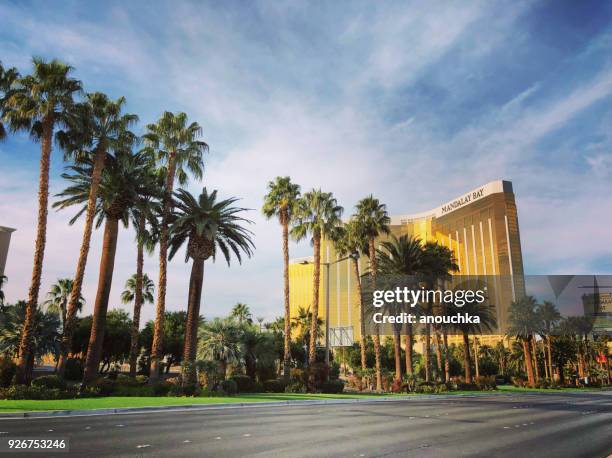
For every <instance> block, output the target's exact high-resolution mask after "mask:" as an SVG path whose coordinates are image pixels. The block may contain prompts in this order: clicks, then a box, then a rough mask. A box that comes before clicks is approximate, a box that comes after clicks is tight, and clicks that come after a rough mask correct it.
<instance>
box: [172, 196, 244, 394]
mask: <svg viewBox="0 0 612 458" xmlns="http://www.w3.org/2000/svg"><path fill="white" fill-rule="evenodd" d="M237 200H238V199H236V198H234V197H232V198H229V199H225V200H217V191H216V190H215V191H213V192H212V193H210V194H209V193H208V191H207V190H206V188H203V189H202V194H200V196H199V197H198V198H197V199H196V198H195V197H194V196H193V195H192V194H190V193H189V192H187V191H185V190H184V189H179V190H178V191H177V192H176V193H175V203H174V206H175V209H174V211H173V214H172V221H173V222H172V228H171V236H170V244H169V245H170V253H169V259H172V258H173V257H174V255H175V254H176V252H177V251H178V249H179V248H181V247H182V246H183V245H184V244H185V242H187V251H186V253H185V262H187V261H189V259H190V258H191V259H192V261H193V262H192V264H191V277H190V280H189V299H188V305H187V324H186V326H185V348H184V356H183V361H184V362H185V363H186V364H185V366H184V367H185V368H186V371H185V372H186V373H184V374H183V379H184V383H187V384H192V383H195V380H194V377H195V371H194V370H193V368H194V367H193V363H194V362H195V358H196V347H197V339H198V324H199V316H200V300H201V297H202V283H203V281H204V261H206V260H207V259H209V258H210V257H212V258H213V261H214V260H215V257H216V254H217V252H218V251H220V252H221V254H222V255H223V258H225V260H226V261H227V265H228V266H229V265H230V258H231V254H232V253H233V254H234V256H236V258H237V259H238V262H242V254H241V253H245V254H246V255H247V256H248V257H251V255H252V253H253V250H254V248H255V246H254V245H253V241H252V240H251V237H252V232H251V231H249V230H248V229H246V228H244V227H243V225H244V224H245V223H251V221H250V220H248V219H246V218H243V217H241V216H239V213H242V212H244V211H246V210H247V209H246V208H241V207H235V206H234V203H236V201H237ZM242 311H243V312H244V311H245V310H244V308H242ZM246 312H248V309H247V310H246ZM243 316H244V315H243ZM247 316H248V315H247Z"/></svg>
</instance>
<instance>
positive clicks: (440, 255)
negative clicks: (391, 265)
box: [420, 242, 459, 381]
mask: <svg viewBox="0 0 612 458" xmlns="http://www.w3.org/2000/svg"><path fill="white" fill-rule="evenodd" d="M421 262H422V267H421V272H420V276H421V277H422V279H423V280H424V282H425V284H426V285H427V288H428V289H434V287H435V286H437V285H438V283H439V282H440V281H444V280H448V279H450V277H451V274H450V273H451V272H456V271H458V270H459V266H458V265H457V263H456V262H455V257H454V255H453V252H452V251H451V250H450V249H448V248H446V247H444V246H442V245H439V244H438V242H427V243H425V245H424V246H423V254H422V258H421ZM432 311H433V299H431V298H430V301H429V302H428V303H427V309H426V310H425V313H426V314H430V313H432ZM430 340H431V328H430V325H429V324H427V325H425V354H424V359H425V361H424V362H425V380H426V381H430V377H431V375H430V373H431V372H430V371H431V367H430V366H431V365H430V362H429V361H430V359H431V358H430V353H431V348H430ZM436 352H437V356H438V362H439V363H441V351H440V345H439V339H438V345H436ZM445 353H447V350H446V349H445ZM440 366H442V365H441V364H440ZM440 370H442V367H440Z"/></svg>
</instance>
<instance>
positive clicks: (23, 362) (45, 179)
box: [16, 117, 53, 385]
mask: <svg viewBox="0 0 612 458" xmlns="http://www.w3.org/2000/svg"><path fill="white" fill-rule="evenodd" d="M52 140H53V120H52V119H51V118H49V117H47V118H45V119H44V120H43V135H42V145H41V156H40V175H39V180H38V222H37V226H36V242H35V247H34V267H33V269H32V280H31V283H30V290H29V293H28V303H27V306H26V316H25V321H24V323H23V331H22V333H21V340H20V341H19V360H18V361H17V373H16V382H17V383H19V384H28V385H29V384H30V381H31V380H32V370H33V369H34V359H33V358H31V355H33V354H34V350H35V349H34V335H33V334H34V320H35V317H36V309H37V308H38V295H39V292H40V278H41V276H42V268H43V259H44V256H45V244H46V241H47V214H48V208H47V207H48V204H49V166H50V162H51V142H52Z"/></svg>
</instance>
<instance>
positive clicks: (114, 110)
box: [58, 92, 138, 374]
mask: <svg viewBox="0 0 612 458" xmlns="http://www.w3.org/2000/svg"><path fill="white" fill-rule="evenodd" d="M124 108H125V97H119V98H118V99H117V100H111V99H110V98H109V97H108V96H107V95H106V94H103V93H101V92H93V93H90V94H87V95H86V97H85V101H84V102H83V103H80V104H78V105H77V107H76V110H75V113H74V116H72V117H71V118H70V121H69V122H68V130H67V132H66V133H65V135H63V136H62V137H61V140H62V141H61V143H62V144H63V146H64V150H65V151H66V155H67V156H70V157H72V158H74V159H75V160H76V161H79V160H82V159H83V158H84V157H91V158H92V161H93V171H92V176H91V186H90V188H89V196H88V200H87V209H86V212H85V226H84V227H83V238H82V241H81V249H80V251H79V257H78V260H77V266H76V273H75V275H74V281H73V284H72V291H71V292H70V300H69V302H68V312H67V315H66V325H65V329H64V336H63V339H62V354H61V356H60V361H59V364H58V372H59V373H60V374H63V373H64V369H65V366H66V356H67V352H68V348H69V347H70V342H71V339H72V333H73V330H74V324H75V322H74V319H75V316H76V311H77V308H78V299H79V297H80V295H81V288H82V286H83V278H84V276H85V267H86V265H87V257H88V255H89V245H90V242H91V232H92V230H93V223H94V217H95V213H96V200H97V197H98V188H99V186H100V180H101V178H102V171H103V170H104V164H105V160H106V157H107V154H108V152H109V151H116V150H117V149H118V148H121V147H123V145H125V144H126V142H127V143H130V144H132V143H134V142H135V141H136V135H135V134H134V133H132V132H131V131H130V130H129V129H130V127H131V126H133V125H134V124H136V122H137V121H138V116H136V115H135V114H125V113H123V109H124Z"/></svg>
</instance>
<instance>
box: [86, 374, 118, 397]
mask: <svg viewBox="0 0 612 458" xmlns="http://www.w3.org/2000/svg"><path fill="white" fill-rule="evenodd" d="M115 386H116V382H115V381H114V380H110V379H108V378H106V377H100V378H97V379H95V380H93V381H92V382H91V383H90V384H89V387H90V388H91V389H92V391H94V392H96V393H98V394H99V395H100V396H110V395H111V394H113V392H114V391H115Z"/></svg>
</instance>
